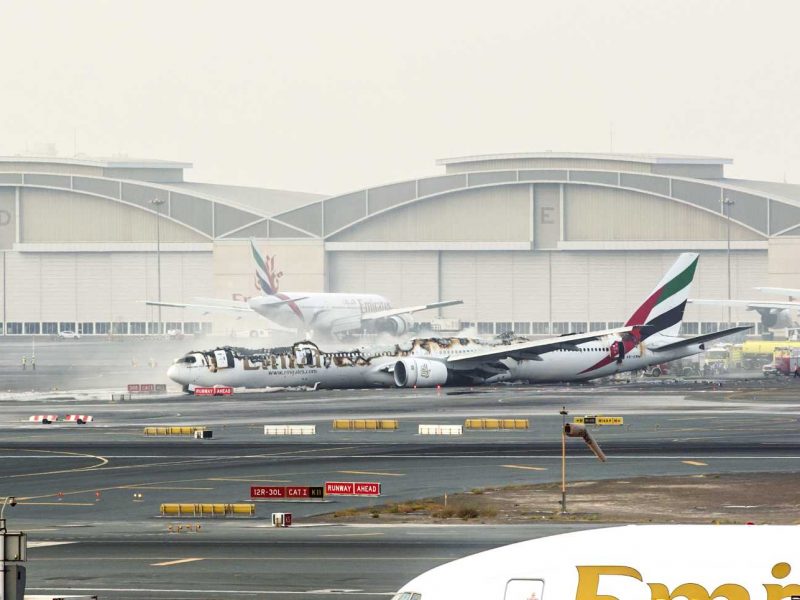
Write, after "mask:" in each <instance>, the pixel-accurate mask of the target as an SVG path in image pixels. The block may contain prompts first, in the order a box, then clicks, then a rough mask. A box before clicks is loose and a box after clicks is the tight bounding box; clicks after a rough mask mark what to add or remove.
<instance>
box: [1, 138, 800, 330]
mask: <svg viewBox="0 0 800 600" xmlns="http://www.w3.org/2000/svg"><path fill="white" fill-rule="evenodd" d="M729 162H730V161H729V160H727V159H717V158H707V157H684V156H669V155H624V154H608V155H600V154H595V155H592V154H574V153H526V154H510V155H491V156H476V157H463V158H457V159H443V160H440V161H439V162H438V164H439V166H440V167H443V171H442V173H441V174H439V175H434V176H428V177H422V178H418V179H411V180H407V181H400V182H393V183H388V184H385V185H381V186H375V187H372V188H365V189H361V190H356V191H352V192H348V193H345V194H341V195H338V196H330V197H324V196H319V195H314V194H306V193H302V192H291V191H283V190H268V189H261V188H246V187H240V186H226V185H221V184H203V183H196V182H187V181H186V180H185V178H184V174H183V172H184V169H185V168H187V167H189V166H191V165H190V164H188V163H175V162H165V161H153V160H143V161H140V160H129V159H119V158H115V159H82V158H76V159H55V158H52V157H50V158H39V159H36V158H22V157H11V158H7V159H0V251H2V253H3V260H2V276H3V277H2V308H3V313H2V314H3V321H2V324H1V325H2V328H3V329H2V330H3V333H4V334H6V335H15V334H18V333H26V332H27V333H40V334H51V333H55V332H56V331H58V330H59V329H74V330H79V331H81V332H83V333H85V334H89V333H92V334H105V333H107V332H112V333H117V334H119V335H135V334H145V333H150V332H155V331H156V326H155V323H156V321H157V320H158V315H157V310H156V309H155V308H153V307H149V306H147V305H146V304H145V303H144V301H145V300H156V299H157V298H158V277H157V272H158V259H159V256H160V262H161V298H162V300H164V301H167V302H183V303H192V302H197V300H198V298H199V299H203V298H206V299H207V298H217V299H220V300H243V299H246V298H248V297H251V296H253V295H256V294H257V293H258V291H257V289H256V287H255V281H254V277H253V266H252V259H251V254H250V248H249V238H251V237H253V238H256V239H257V243H258V245H259V247H260V248H261V249H262V251H264V252H266V253H268V254H270V255H272V256H273V257H274V259H275V265H276V270H277V272H279V273H282V275H281V276H280V277H279V281H280V287H281V290H283V291H298V292H315V291H323V290H325V291H332V292H370V293H379V294H383V295H385V296H386V297H387V298H388V299H389V300H390V301H391V302H392V303H393V304H394V305H396V306H406V305H417V304H421V303H425V302H431V301H437V300H450V299H462V300H464V304H463V305H461V306H454V307H448V308H445V309H441V310H438V311H432V312H431V313H419V315H418V321H421V322H429V321H432V320H434V319H436V318H444V319H448V320H450V321H456V322H458V323H460V324H463V325H464V326H466V325H470V326H474V327H476V328H477V329H478V331H480V332H481V333H490V332H503V331H508V330H510V329H515V330H516V331H518V332H520V333H529V332H530V333H562V332H564V331H571V330H576V329H584V328H586V327H597V326H600V325H601V324H605V325H609V324H616V323H618V322H621V321H624V320H625V319H626V318H627V316H628V315H629V314H630V312H631V311H632V310H633V308H635V306H636V305H637V304H638V303H639V302H640V301H641V300H642V299H643V298H644V296H645V295H646V294H647V293H649V292H650V291H651V290H652V288H653V287H654V286H655V284H656V283H657V282H658V280H659V279H660V277H661V276H662V274H663V273H664V271H665V270H666V269H667V268H668V267H669V265H670V264H671V263H672V262H673V261H674V259H675V257H676V255H677V254H678V253H680V252H685V251H699V252H700V253H701V260H700V267H699V271H698V274H697V277H696V278H695V283H694V286H693V290H692V295H693V296H694V297H706V298H725V297H727V293H728V291H727V287H728V280H727V262H728V240H730V259H731V295H732V297H733V298H752V297H754V294H757V292H755V291H754V290H753V289H752V288H753V287H756V286H766V285H772V286H780V287H795V288H797V287H800V266H798V259H797V257H798V256H800V186H795V185H792V184H780V183H775V182H758V181H745V180H732V179H726V178H725V177H724V165H725V164H728V163H729ZM159 248H160V252H159V250H158V249H159ZM755 297H758V296H755ZM161 313H162V315H161V316H162V321H163V322H164V323H165V324H166V326H167V327H168V328H170V329H183V330H184V331H187V332H194V331H197V330H205V331H209V330H211V329H213V330H214V331H218V332H227V331H229V330H235V329H241V328H257V327H259V326H263V322H262V321H261V320H260V319H259V318H258V317H254V318H250V317H245V318H242V315H241V314H239V315H230V316H229V315H225V314H222V315H216V316H212V315H211V314H204V312H203V311H198V310H190V309H179V308H163V309H162V311H161ZM726 319H727V310H726V309H722V308H718V307H708V306H702V307H701V306H697V305H694V306H690V307H689V308H688V310H687V321H688V322H689V325H688V327H687V331H710V330H713V329H715V328H717V327H720V326H721V323H723V322H724V321H725V320H726ZM732 320H733V321H736V322H750V323H755V322H757V321H758V320H759V319H758V318H757V315H755V314H754V313H752V312H747V311H745V310H739V309H736V310H733V313H732ZM54 324H56V325H55V326H54Z"/></svg>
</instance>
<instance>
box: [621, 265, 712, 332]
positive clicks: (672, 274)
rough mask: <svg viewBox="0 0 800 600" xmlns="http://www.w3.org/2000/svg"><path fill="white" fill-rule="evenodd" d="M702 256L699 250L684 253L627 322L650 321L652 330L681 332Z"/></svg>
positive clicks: (646, 323)
mask: <svg viewBox="0 0 800 600" xmlns="http://www.w3.org/2000/svg"><path fill="white" fill-rule="evenodd" d="M699 257H700V255H699V254H697V253H695V252H684V253H683V254H681V255H680V256H679V257H678V260H676V261H675V264H673V265H672V267H670V269H669V271H667V273H666V275H664V277H663V279H662V280H661V281H660V282H659V284H658V285H657V286H656V288H655V289H654V290H653V291H652V292H651V294H650V295H649V296H648V297H647V299H646V300H645V301H644V302H643V303H642V304H641V305H640V306H639V308H637V309H636V310H635V311H634V313H633V314H632V315H631V317H630V318H629V319H628V321H627V322H626V323H625V325H628V326H631V325H647V326H648V327H649V331H650V333H651V334H652V333H663V334H664V335H672V336H677V335H678V333H679V331H680V328H681V322H682V321H683V311H684V310H685V309H686V301H687V300H688V298H689V288H690V287H691V284H692V279H693V278H694V272H695V269H697V260H698V258H699Z"/></svg>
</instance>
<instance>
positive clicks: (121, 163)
mask: <svg viewBox="0 0 800 600" xmlns="http://www.w3.org/2000/svg"><path fill="white" fill-rule="evenodd" d="M0 163H33V164H48V163H52V164H59V165H80V166H84V167H101V168H105V169H190V168H191V167H192V163H190V162H179V161H173V160H158V159H153V158H129V157H127V156H113V157H88V156H77V157H72V158H64V157H60V156H0Z"/></svg>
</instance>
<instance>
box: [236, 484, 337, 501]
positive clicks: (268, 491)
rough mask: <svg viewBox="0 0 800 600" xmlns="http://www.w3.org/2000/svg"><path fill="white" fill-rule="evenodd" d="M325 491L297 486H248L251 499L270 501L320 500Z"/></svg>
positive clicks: (320, 488) (321, 488)
mask: <svg viewBox="0 0 800 600" xmlns="http://www.w3.org/2000/svg"><path fill="white" fill-rule="evenodd" d="M324 494H325V490H324V488H323V487H321V486H319V487H312V486H297V485H289V486H285V485H252V486H250V497H251V498H265V499H266V498H268V499H270V500H292V499H295V500H296V499H300V500H302V499H304V498H308V499H311V498H322V497H324Z"/></svg>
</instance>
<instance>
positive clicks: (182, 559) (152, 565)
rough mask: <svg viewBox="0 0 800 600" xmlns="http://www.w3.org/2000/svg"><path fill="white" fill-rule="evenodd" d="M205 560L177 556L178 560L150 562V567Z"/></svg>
mask: <svg viewBox="0 0 800 600" xmlns="http://www.w3.org/2000/svg"><path fill="white" fill-rule="evenodd" d="M198 560H205V558H179V559H178V560H168V561H167V562H160V563H151V564H150V566H151V567H171V566H172V565H182V564H183V563H190V562H195V561H198Z"/></svg>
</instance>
